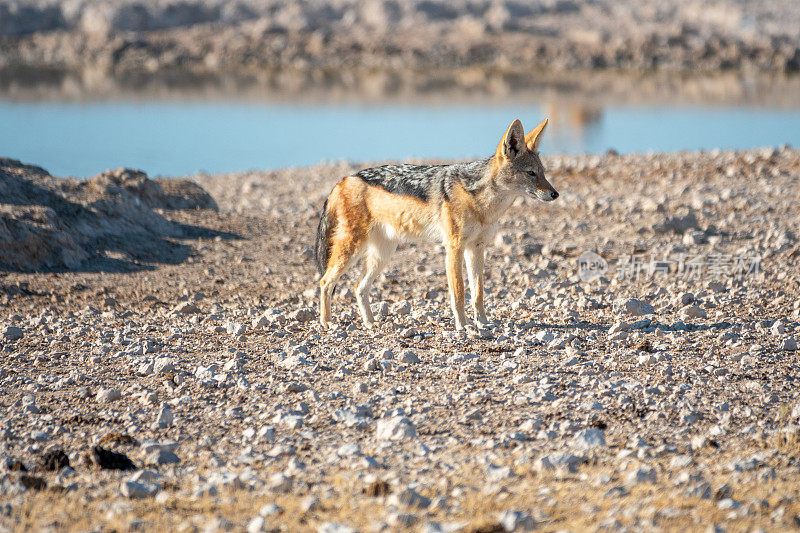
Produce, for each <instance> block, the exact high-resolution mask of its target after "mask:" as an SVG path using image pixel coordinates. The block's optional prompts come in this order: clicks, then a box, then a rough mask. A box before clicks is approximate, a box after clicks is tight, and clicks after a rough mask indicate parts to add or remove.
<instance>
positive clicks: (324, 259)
mask: <svg viewBox="0 0 800 533" xmlns="http://www.w3.org/2000/svg"><path fill="white" fill-rule="evenodd" d="M330 238H331V223H330V215H329V214H328V200H325V203H324V204H322V215H321V216H320V218H319V226H317V242H316V245H315V246H314V257H315V258H316V260H317V270H318V271H319V275H320V276H324V275H325V271H326V270H327V269H328V254H329V253H330Z"/></svg>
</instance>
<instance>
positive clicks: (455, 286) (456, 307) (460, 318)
mask: <svg viewBox="0 0 800 533" xmlns="http://www.w3.org/2000/svg"><path fill="white" fill-rule="evenodd" d="M446 248H447V256H446V258H445V267H446V270H447V284H448V286H449V287H450V305H451V306H452V308H453V316H454V317H455V320H456V329H457V330H460V329H462V328H463V327H464V325H465V324H466V322H467V317H466V315H465V313H464V275H463V273H462V272H461V262H462V261H463V260H464V252H463V249H462V248H461V247H460V246H456V245H452V244H448V245H447V246H446Z"/></svg>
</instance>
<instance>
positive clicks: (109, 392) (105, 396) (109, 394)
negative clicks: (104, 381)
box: [95, 388, 122, 403]
mask: <svg viewBox="0 0 800 533" xmlns="http://www.w3.org/2000/svg"><path fill="white" fill-rule="evenodd" d="M95 398H96V399H97V401H98V402H103V403H109V402H116V401H117V400H119V399H121V398H122V393H120V392H119V390H117V389H111V388H109V389H107V388H100V389H99V390H98V391H97V395H96V396H95Z"/></svg>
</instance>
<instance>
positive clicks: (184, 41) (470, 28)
mask: <svg viewBox="0 0 800 533" xmlns="http://www.w3.org/2000/svg"><path fill="white" fill-rule="evenodd" d="M798 27H800V9H798V7H797V6H796V5H795V4H794V3H791V2H780V1H779V0H770V1H767V2H757V3H748V4H743V3H742V2H739V1H736V0H722V1H720V0H717V1H710V0H682V1H677V2H670V3H668V4H665V3H663V2H657V1H655V0H650V1H647V2H633V1H626V2H614V1H611V0H602V1H597V2H580V1H573V0H557V1H546V2H537V3H534V4H528V3H523V2H517V1H515V0H491V1H490V0H480V1H474V2H473V1H470V2H467V1H459V2H444V1H436V0H378V1H365V0H326V1H325V2H307V3H306V2H290V3H285V2H278V1H274V0H271V1H267V2H256V1H251V0H239V1H237V2H221V1H184V0H181V1H178V0H125V1H121V2H107V1H103V0H84V1H76V2H70V3H61V2H50V1H47V0H13V1H11V0H4V1H3V2H0V68H2V69H5V70H6V72H12V70H13V69H20V68H27V69H39V70H41V69H57V70H61V71H67V72H81V71H87V70H92V71H94V72H98V73H104V74H106V75H108V74H114V75H124V74H136V73H159V72H160V73H176V72H177V73H193V74H207V73H217V74H219V73H228V74H232V73H248V72H267V73H272V72H277V71H290V72H291V71H304V70H309V69H310V70H312V71H315V72H320V73H324V72H326V71H328V72H347V71H351V72H358V70H359V69H362V68H368V69H373V70H376V69H377V70H389V71H392V70H394V71H404V70H405V71H414V70H431V69H458V68H463V67H467V66H469V67H472V68H480V69H483V70H490V71H491V70H498V71H500V72H508V71H510V72H516V73H528V74H529V75H530V73H531V71H532V70H534V69H536V70H546V71H553V72H574V71H609V72H629V73H631V72H633V73H651V72H670V73H691V74H698V73H717V72H723V71H735V72H750V73H752V72H760V73H769V74H785V73H795V72H798V70H800V32H799V31H798V29H797V28H798Z"/></svg>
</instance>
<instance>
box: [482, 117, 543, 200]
mask: <svg viewBox="0 0 800 533" xmlns="http://www.w3.org/2000/svg"><path fill="white" fill-rule="evenodd" d="M546 126H547V119H544V121H543V122H542V123H541V124H539V125H538V126H536V129H534V130H532V131H531V132H530V133H528V135H525V130H523V129H522V122H520V121H519V119H516V120H514V122H512V123H511V125H510V126H509V127H508V130H506V134H505V135H503V138H502V139H501V140H500V144H499V145H498V146H497V152H496V153H495V155H494V167H495V168H494V170H495V174H494V181H495V183H496V184H497V186H499V187H500V188H501V189H504V190H507V191H514V192H527V193H528V194H532V195H534V196H536V197H537V198H538V199H539V200H543V201H545V202H549V201H551V200H555V199H556V198H558V192H556V190H555V189H554V188H553V186H552V185H550V182H548V181H547V179H546V178H545V177H544V167H543V166H542V161H541V160H540V159H539V144H540V143H541V142H542V135H543V134H544V129H545V127H546Z"/></svg>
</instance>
